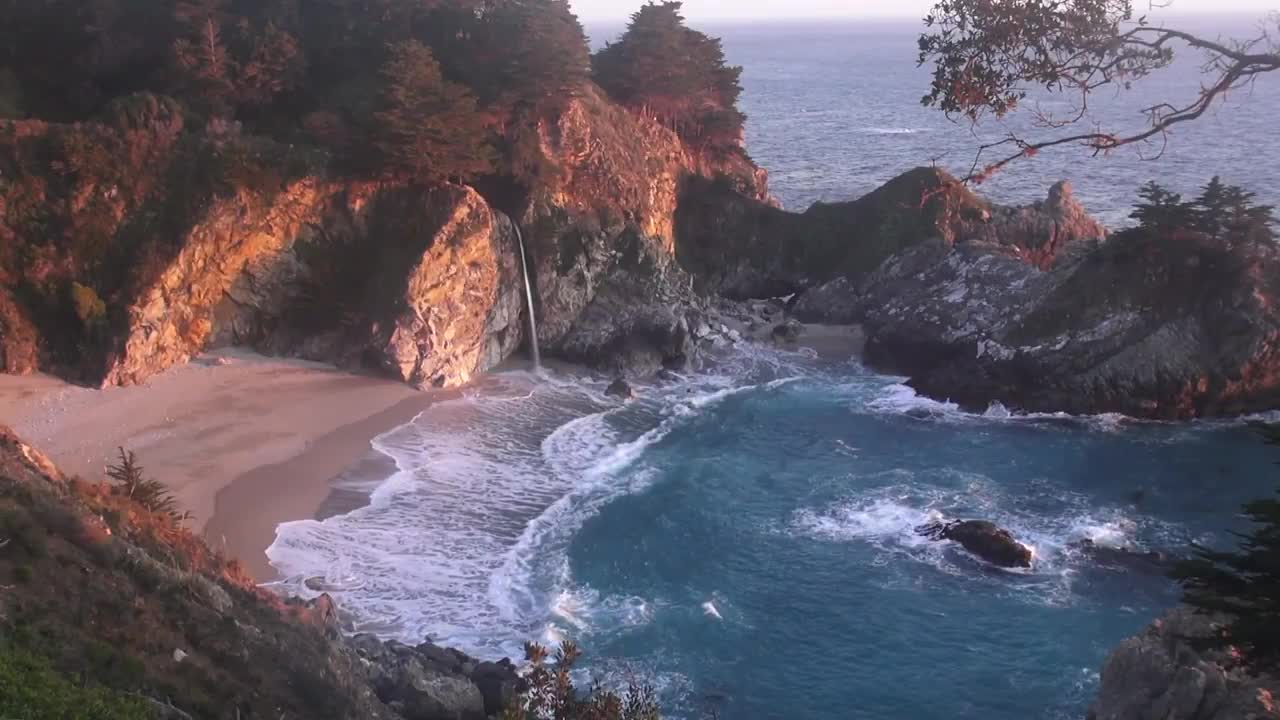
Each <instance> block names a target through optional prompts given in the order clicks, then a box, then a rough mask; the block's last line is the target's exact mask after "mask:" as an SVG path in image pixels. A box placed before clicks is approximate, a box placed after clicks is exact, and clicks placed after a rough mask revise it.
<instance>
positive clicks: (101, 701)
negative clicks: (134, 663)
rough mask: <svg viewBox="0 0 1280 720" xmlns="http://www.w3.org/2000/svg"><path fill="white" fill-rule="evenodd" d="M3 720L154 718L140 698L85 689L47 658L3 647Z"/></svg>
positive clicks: (0, 706) (0, 665) (0, 682)
mask: <svg viewBox="0 0 1280 720" xmlns="http://www.w3.org/2000/svg"><path fill="white" fill-rule="evenodd" d="M0 687H3V688H5V691H4V692H3V693H0V717H6V718H30V719H31V720H44V719H47V720H53V719H54V718H57V720H117V719H118V720H138V718H146V717H151V713H150V711H149V709H148V706H147V703H146V701H145V700H143V699H142V698H140V697H138V696H136V695H128V694H125V693H121V692H116V691H112V690H107V689H105V688H101V687H94V686H82V685H79V684H77V683H74V682H72V681H71V679H70V678H68V677H66V676H65V675H61V674H59V673H57V672H55V671H54V670H53V668H52V667H50V665H49V664H48V662H46V661H45V660H44V659H43V658H40V657H38V656H36V655H34V654H33V653H31V652H28V651H25V650H19V649H17V648H12V647H4V646H0Z"/></svg>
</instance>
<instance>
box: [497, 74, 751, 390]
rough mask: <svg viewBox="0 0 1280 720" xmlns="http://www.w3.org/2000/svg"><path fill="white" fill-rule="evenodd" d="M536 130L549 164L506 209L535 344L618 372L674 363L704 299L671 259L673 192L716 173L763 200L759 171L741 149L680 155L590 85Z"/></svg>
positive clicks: (675, 143) (674, 144)
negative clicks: (518, 239) (532, 294)
mask: <svg viewBox="0 0 1280 720" xmlns="http://www.w3.org/2000/svg"><path fill="white" fill-rule="evenodd" d="M539 132H540V137H541V150H542V154H543V156H544V159H545V162H546V165H547V166H548V167H550V168H554V170H553V171H552V172H551V173H550V174H549V176H548V177H546V178H544V179H542V180H541V181H540V182H539V183H537V184H535V185H534V186H533V187H532V188H531V190H530V193H529V197H528V198H527V199H526V201H525V202H524V204H523V206H522V207H523V209H522V210H521V211H519V212H518V213H517V216H518V217H520V218H521V226H522V228H523V229H524V232H525V238H526V241H527V243H528V249H529V250H530V253H531V255H532V257H533V265H534V268H535V276H536V278H537V279H536V285H537V293H536V295H537V300H538V302H537V306H538V313H539V317H538V333H539V343H540V345H541V346H542V347H543V348H545V349H547V350H548V351H549V352H550V353H551V354H553V355H556V356H558V357H561V358H563V359H566V360H569V361H572V362H579V363H584V364H587V365H589V366H591V367H595V368H598V369H601V370H604V371H608V372H614V373H624V374H628V375H640V374H651V373H652V372H653V371H654V370H656V369H657V368H659V367H662V366H667V367H676V366H681V365H683V364H684V363H685V362H687V361H689V360H690V355H691V354H692V352H693V345H692V335H691V333H690V327H691V321H692V324H696V323H697V319H698V318H699V317H700V316H701V315H702V314H703V313H704V311H705V308H704V305H705V302H704V301H703V300H702V298H701V297H700V296H699V295H698V294H695V293H694V292H693V290H692V285H693V282H692V279H691V278H690V276H689V275H688V274H687V273H686V272H685V271H684V270H683V269H682V268H681V267H680V266H679V265H678V264H677V263H676V262H675V255H676V252H677V231H676V227H675V223H676V218H677V213H678V208H679V206H680V203H681V202H683V200H684V197H685V196H684V195H682V192H683V190H684V188H686V187H687V186H689V185H690V184H699V182H700V181H699V180H698V179H699V178H710V177H717V178H719V181H718V182H719V183H721V184H723V186H724V187H726V188H731V190H730V192H731V193H732V194H733V196H734V197H744V198H750V199H751V201H752V202H756V203H760V204H762V205H767V204H768V203H769V202H770V201H769V197H768V189H767V185H766V179H765V177H764V174H763V172H762V171H760V170H759V169H758V168H756V167H755V166H754V165H752V164H751V163H750V161H749V160H747V159H746V157H745V156H744V155H740V154H732V153H731V154H729V155H727V156H722V157H718V158H709V157H704V156H701V155H698V154H696V153H692V152H690V151H689V149H688V148H686V147H685V146H684V145H683V144H682V143H681V142H680V140H679V138H678V137H677V136H676V135H675V134H674V133H672V132H671V131H670V130H667V129H666V128H664V127H662V126H660V125H659V124H657V123H655V122H652V121H650V120H646V119H644V118H640V117H637V116H635V115H633V114H631V113H628V112H626V111H625V110H623V109H621V108H619V107H617V106H616V105H614V104H612V103H610V102H609V101H607V100H606V99H605V98H603V97H602V96H601V95H600V94H599V92H598V91H596V90H594V89H592V90H589V91H588V92H587V93H586V94H585V95H584V96H582V97H580V98H577V99H576V100H574V101H573V102H572V103H571V104H570V105H569V107H568V108H567V109H566V110H565V111H564V112H563V113H562V114H561V116H560V117H559V118H558V120H557V121H556V122H554V123H549V124H544V125H543V126H542V127H540V129H539ZM739 193H745V194H744V195H739Z"/></svg>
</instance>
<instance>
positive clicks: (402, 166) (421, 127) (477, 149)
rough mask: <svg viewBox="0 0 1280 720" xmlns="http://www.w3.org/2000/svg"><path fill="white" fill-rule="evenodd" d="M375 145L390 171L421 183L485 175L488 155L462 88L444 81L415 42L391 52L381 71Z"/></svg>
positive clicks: (480, 125) (473, 107) (473, 106)
mask: <svg viewBox="0 0 1280 720" xmlns="http://www.w3.org/2000/svg"><path fill="white" fill-rule="evenodd" d="M383 78H384V80H385V83H386V85H385V87H384V90H383V101H382V109H381V110H379V111H378V112H377V113H376V114H375V117H376V121H377V124H376V128H377V129H376V131H375V141H374V142H375V144H376V145H377V147H378V149H379V150H380V151H381V152H382V156H383V160H384V163H385V165H386V166H387V167H388V168H391V169H393V171H396V172H400V173H403V174H407V175H409V176H410V177H412V178H413V179H415V180H418V181H422V182H440V181H444V180H449V179H451V178H457V179H463V180H465V179H468V178H470V177H472V176H474V175H478V174H481V173H484V172H486V171H488V170H489V169H490V168H491V167H492V165H493V150H492V148H491V147H490V146H489V144H488V142H487V138H486V135H487V130H486V128H485V126H484V125H483V120H482V118H481V116H480V115H479V114H478V113H477V111H476V100H475V97H474V96H473V95H472V94H471V92H470V91H468V90H467V89H466V88H464V87H462V86H460V85H456V84H454V83H451V82H449V81H448V80H445V79H444V76H443V75H442V74H441V72H440V65H439V63H437V62H436V61H435V58H434V57H432V55H431V51H430V50H429V49H428V48H427V47H426V46H424V45H422V44H421V43H419V42H417V41H416V40H408V41H405V42H403V43H400V44H398V45H396V46H394V47H393V48H392V49H391V59H390V60H388V62H387V64H386V66H385V67H384V68H383Z"/></svg>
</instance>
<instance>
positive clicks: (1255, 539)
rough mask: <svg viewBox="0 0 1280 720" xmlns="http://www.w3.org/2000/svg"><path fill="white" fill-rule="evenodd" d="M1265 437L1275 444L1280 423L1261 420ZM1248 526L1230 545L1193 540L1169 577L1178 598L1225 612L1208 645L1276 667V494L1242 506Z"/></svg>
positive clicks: (1279, 552) (1279, 604) (1279, 590)
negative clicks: (1189, 554) (1179, 590)
mask: <svg viewBox="0 0 1280 720" xmlns="http://www.w3.org/2000/svg"><path fill="white" fill-rule="evenodd" d="M1260 430H1261V432H1262V433H1263V434H1264V436H1265V438H1266V442H1268V443H1269V444H1272V445H1277V444H1280V428H1278V427H1276V426H1262V427H1261V428H1260ZM1244 513H1245V515H1246V516H1247V517H1248V518H1249V519H1250V520H1251V521H1252V522H1253V524H1254V528H1253V530H1252V531H1250V532H1248V533H1233V535H1235V537H1236V538H1237V539H1238V540H1239V541H1240V542H1239V547H1238V549H1236V550H1234V551H1217V550H1212V549H1210V548H1206V547H1203V546H1201V545H1196V546H1195V557H1194V558H1193V559H1191V560H1187V561H1185V562H1183V563H1181V564H1180V565H1179V566H1178V567H1177V568H1176V569H1175V571H1174V577H1175V578H1176V579H1177V580H1178V581H1179V582H1181V583H1182V586H1183V600H1184V601H1185V602H1186V603H1187V604H1188V605H1191V606H1192V607H1194V608H1197V609H1198V610H1201V611H1204V612H1209V613H1225V614H1226V615H1227V617H1228V619H1227V621H1226V624H1225V626H1224V632H1223V634H1222V635H1221V636H1219V637H1215V638H1211V639H1210V640H1209V644H1210V645H1216V646H1218V647H1225V646H1234V647H1236V648H1237V649H1238V650H1239V651H1240V653H1241V656H1242V657H1243V658H1244V659H1245V661H1246V662H1248V663H1249V665H1250V666H1251V667H1253V668H1254V669H1256V670H1272V669H1278V668H1280V498H1270V499H1263V500H1255V501H1253V502H1251V503H1248V504H1246V505H1245V506H1244Z"/></svg>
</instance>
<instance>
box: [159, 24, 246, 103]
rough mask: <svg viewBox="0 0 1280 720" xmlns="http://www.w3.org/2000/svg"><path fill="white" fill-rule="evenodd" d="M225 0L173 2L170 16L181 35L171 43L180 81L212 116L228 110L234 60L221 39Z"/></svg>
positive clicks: (232, 87) (232, 85)
mask: <svg viewBox="0 0 1280 720" xmlns="http://www.w3.org/2000/svg"><path fill="white" fill-rule="evenodd" d="M224 5H225V2H224V0H185V1H184V2H179V3H177V4H176V5H175V7H174V10H173V19H174V20H175V21H176V22H177V23H178V24H179V26H180V27H182V28H183V29H184V35H183V36H182V37H179V38H178V39H177V40H175V41H174V43H173V55H174V61H175V65H176V66H177V74H178V77H179V79H180V84H181V85H182V86H183V88H184V89H185V90H186V91H187V92H188V93H190V94H191V95H193V96H194V97H195V98H197V99H198V100H199V101H200V104H201V105H202V106H203V109H205V110H207V111H208V112H210V113H212V114H215V115H223V114H227V113H229V112H230V110H231V108H230V96H231V93H232V91H233V89H234V87H235V86H234V83H233V75H234V74H235V67H234V61H233V60H232V58H231V55H230V54H229V53H228V52H227V47H226V44H225V43H224V42H223V39H222V26H223V22H224V20H225V19H226V17H227V16H226V13H225V11H224Z"/></svg>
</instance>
